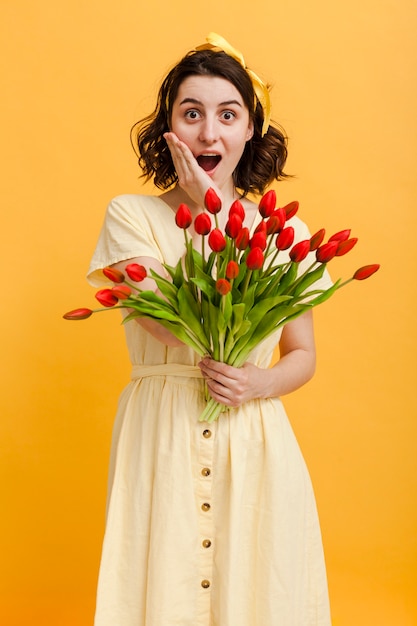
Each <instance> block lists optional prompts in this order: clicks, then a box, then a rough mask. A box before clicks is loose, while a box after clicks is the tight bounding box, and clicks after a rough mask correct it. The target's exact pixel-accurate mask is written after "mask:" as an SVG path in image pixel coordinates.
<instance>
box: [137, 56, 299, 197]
mask: <svg viewBox="0 0 417 626" xmlns="http://www.w3.org/2000/svg"><path fill="white" fill-rule="evenodd" d="M191 75H198V76H219V77H220V78H224V79H226V80H228V81H229V82H231V83H232V84H233V85H234V86H235V87H236V89H237V90H238V91H239V93H240V95H241V96H242V99H243V102H244V103H245V105H246V107H247V108H248V111H249V115H250V118H251V120H252V122H253V126H254V133H253V137H252V139H250V140H249V141H247V142H246V146H245V149H244V151H243V154H242V157H241V159H240V161H239V163H238V165H237V167H236V169H235V171H234V173H233V181H234V185H235V187H236V188H238V189H240V190H241V191H242V195H243V196H245V195H247V194H248V193H250V192H251V193H259V194H262V193H263V192H264V190H265V188H266V187H267V186H268V185H269V184H271V183H272V181H273V180H281V179H283V178H286V177H287V174H285V173H284V171H283V169H284V165H285V161H286V159H287V137H286V135H285V133H284V131H283V129H282V128H280V127H279V126H277V125H274V126H271V125H270V126H269V128H268V131H267V133H266V134H265V135H264V136H263V137H262V124H263V121H264V113H263V109H262V107H261V104H260V103H259V101H258V99H257V98H256V97H255V93H254V90H253V86H252V82H251V80H250V77H249V74H248V73H247V72H246V70H245V69H244V68H243V67H242V66H241V65H240V63H238V61H236V60H235V59H233V58H232V57H230V56H229V55H227V54H226V53H224V52H214V51H213V50H200V51H193V52H189V53H188V54H187V55H186V56H185V57H184V58H183V59H182V60H181V61H180V62H179V63H178V64H177V65H175V67H174V68H173V69H172V70H171V71H170V72H169V74H168V75H167V76H166V78H165V79H164V81H163V82H162V85H161V87H160V90H159V93H158V100H157V105H156V108H155V111H154V112H153V113H151V114H150V115H148V116H147V117H145V118H144V119H142V120H140V121H139V122H137V123H136V124H135V125H134V126H133V127H132V130H131V142H132V146H133V148H134V150H135V152H136V154H137V156H138V157H139V159H138V161H139V165H140V167H141V169H142V171H143V174H142V175H143V176H144V177H146V179H147V180H149V179H151V178H154V184H155V185H156V187H158V188H159V189H164V190H165V189H168V188H169V187H171V185H173V184H175V183H176V182H177V180H178V176H177V173H176V171H175V167H174V164H173V161H172V158H171V153H170V151H169V148H168V145H167V143H166V141H165V139H164V137H163V135H164V133H166V132H168V130H169V122H170V115H171V111H172V105H173V103H174V102H175V99H176V97H177V93H178V89H179V86H180V85H181V83H182V81H183V80H184V79H185V78H187V77H188V76H191ZM255 103H256V106H254V104H255Z"/></svg>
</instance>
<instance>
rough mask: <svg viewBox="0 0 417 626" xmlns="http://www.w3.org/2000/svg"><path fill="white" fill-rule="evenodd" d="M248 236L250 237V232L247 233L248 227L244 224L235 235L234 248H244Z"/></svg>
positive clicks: (246, 245)
mask: <svg viewBox="0 0 417 626" xmlns="http://www.w3.org/2000/svg"><path fill="white" fill-rule="evenodd" d="M249 238H250V233H249V228H246V226H244V227H243V228H241V230H240V231H239V233H238V235H237V237H236V241H235V243H236V248H237V249H238V250H246V248H247V247H248V245H249Z"/></svg>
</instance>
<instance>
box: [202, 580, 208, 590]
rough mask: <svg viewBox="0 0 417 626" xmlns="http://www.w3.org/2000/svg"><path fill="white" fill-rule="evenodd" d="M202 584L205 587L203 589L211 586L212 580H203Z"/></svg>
mask: <svg viewBox="0 0 417 626" xmlns="http://www.w3.org/2000/svg"><path fill="white" fill-rule="evenodd" d="M201 586H202V587H203V589H208V588H209V587H210V581H209V580H202V581H201Z"/></svg>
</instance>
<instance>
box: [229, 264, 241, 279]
mask: <svg viewBox="0 0 417 626" xmlns="http://www.w3.org/2000/svg"><path fill="white" fill-rule="evenodd" d="M238 276H239V265H238V264H237V263H236V261H229V263H228V264H227V267H226V278H228V279H229V280H233V279H234V278H237V277H238Z"/></svg>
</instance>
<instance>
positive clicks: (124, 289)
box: [112, 285, 132, 300]
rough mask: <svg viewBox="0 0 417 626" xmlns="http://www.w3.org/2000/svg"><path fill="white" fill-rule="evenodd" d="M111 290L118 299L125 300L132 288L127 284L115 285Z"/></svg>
mask: <svg viewBox="0 0 417 626" xmlns="http://www.w3.org/2000/svg"><path fill="white" fill-rule="evenodd" d="M112 292H113V293H114V295H115V296H116V298H118V299H119V300H126V298H129V297H130V296H131V295H132V290H131V289H130V287H128V286H127V285H117V286H116V287H113V288H112Z"/></svg>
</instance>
